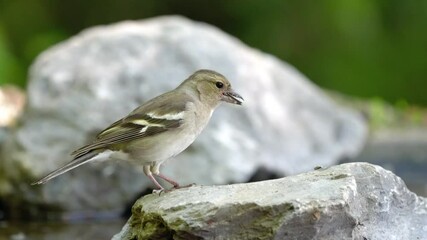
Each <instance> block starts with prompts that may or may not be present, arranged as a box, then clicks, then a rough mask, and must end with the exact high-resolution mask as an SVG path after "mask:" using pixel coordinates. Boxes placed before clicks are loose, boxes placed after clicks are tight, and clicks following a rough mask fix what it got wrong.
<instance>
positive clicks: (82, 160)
mask: <svg viewBox="0 0 427 240" xmlns="http://www.w3.org/2000/svg"><path fill="white" fill-rule="evenodd" d="M98 153H99V152H97V151H91V152H88V153H86V154H84V155H82V156H80V157H78V158H76V159H74V160H72V161H71V162H69V163H67V164H65V165H64V166H62V167H60V168H58V169H56V170H55V171H53V172H51V173H49V174H48V175H47V176H46V177H44V178H42V179H40V180H38V181H36V182H33V183H31V185H38V184H45V183H46V182H47V181H49V180H51V179H52V178H55V177H57V176H59V175H61V174H63V173H66V172H68V171H70V170H72V169H74V168H76V167H78V166H80V165H82V164H85V163H87V162H89V161H90V160H92V159H93V157H95V156H96V155H98Z"/></svg>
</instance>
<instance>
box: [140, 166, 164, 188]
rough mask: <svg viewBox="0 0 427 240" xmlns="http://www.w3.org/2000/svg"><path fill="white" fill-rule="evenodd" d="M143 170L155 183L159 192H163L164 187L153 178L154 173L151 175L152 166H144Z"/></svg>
mask: <svg viewBox="0 0 427 240" xmlns="http://www.w3.org/2000/svg"><path fill="white" fill-rule="evenodd" d="M143 170H144V173H145V175H147V177H148V178H149V179H150V180H151V181H152V182H153V183H154V185H156V186H157V187H158V188H159V189H158V190H157V191H163V190H164V188H163V187H162V185H160V183H159V182H157V180H156V179H155V178H154V177H153V173H151V170H150V166H149V165H147V166H144V168H143Z"/></svg>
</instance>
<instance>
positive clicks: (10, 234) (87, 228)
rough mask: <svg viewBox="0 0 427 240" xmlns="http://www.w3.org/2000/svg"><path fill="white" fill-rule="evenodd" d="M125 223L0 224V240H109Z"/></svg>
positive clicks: (111, 221) (120, 221)
mask: <svg viewBox="0 0 427 240" xmlns="http://www.w3.org/2000/svg"><path fill="white" fill-rule="evenodd" d="M125 222H126V221H125V220H124V219H116V220H108V221H87V222H77V223H60V222H48V223H46V222H28V223H22V222H21V223H17V222H0V240H3V239H11V240H27V239H31V240H32V239H35V240H38V239H40V240H62V239H73V240H86V239H91V240H97V239H101V240H102V239H111V237H113V236H114V234H116V233H118V232H120V230H121V229H122V227H123V225H124V224H125Z"/></svg>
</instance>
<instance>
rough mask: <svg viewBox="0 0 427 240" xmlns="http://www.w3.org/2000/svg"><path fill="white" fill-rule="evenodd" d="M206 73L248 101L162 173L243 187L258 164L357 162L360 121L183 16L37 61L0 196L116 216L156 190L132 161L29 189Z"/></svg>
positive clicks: (135, 24)
mask: <svg viewBox="0 0 427 240" xmlns="http://www.w3.org/2000/svg"><path fill="white" fill-rule="evenodd" d="M201 68H207V69H214V70H216V71H218V72H220V73H222V74H224V75H225V76H227V77H228V78H229V80H230V81H231V82H232V84H233V86H234V88H235V89H236V90H237V91H238V92H239V93H240V94H241V95H242V96H243V97H244V98H245V100H246V101H245V103H244V105H243V106H242V107H239V106H230V105H228V106H222V107H220V108H219V109H218V110H217V111H216V112H215V114H214V116H213V118H212V120H211V123H210V124H209V126H208V127H207V129H206V130H205V131H204V132H203V133H202V135H201V136H200V137H199V138H198V140H197V141H196V142H195V143H194V144H193V145H192V146H191V147H190V149H189V150H187V151H185V152H184V153H183V154H181V155H179V156H177V157H176V159H174V160H173V161H170V162H169V163H167V164H165V165H164V167H163V168H162V171H163V173H164V174H165V175H167V176H170V177H171V178H173V179H176V180H177V181H178V182H180V183H182V184H188V183H194V182H195V183H199V184H224V183H230V182H242V181H246V180H247V179H248V178H249V176H251V174H253V172H254V171H255V170H256V169H257V168H259V167H264V168H266V169H269V170H271V171H274V172H275V173H277V174H279V175H289V174H295V173H298V172H303V171H307V170H309V169H312V168H313V167H314V166H316V165H323V166H328V165H332V164H334V163H336V162H337V161H338V160H339V159H342V158H347V157H352V156H354V155H355V154H357V153H358V152H359V150H360V148H361V146H362V145H363V142H364V139H365V135H366V128H365V125H364V123H363V121H362V119H361V118H360V116H359V115H358V114H356V113H354V112H352V111H350V110H348V109H345V108H342V107H340V106H338V105H336V104H335V103H334V102H332V101H331V100H330V99H329V98H328V97H327V96H325V94H324V93H323V92H322V90H320V89H319V88H318V87H316V86H315V85H313V84H312V83H311V82H310V81H308V80H307V78H305V77H304V76H303V75H302V74H301V73H299V72H298V71H297V70H296V69H294V68H293V67H292V66H289V65H288V64H286V63H284V62H282V61H280V60H278V59H277V58H275V57H273V56H271V55H268V54H265V53H262V52H259V51H258V50H255V49H252V48H249V47H247V46H245V45H244V44H243V43H242V42H240V41H239V40H237V39H235V38H233V37H231V36H229V35H227V34H225V33H224V32H222V31H220V30H219V29H217V28H215V27H212V26H209V25H207V24H203V23H198V22H193V21H190V20H188V19H185V18H182V17H175V16H174V17H159V18H154V19H150V20H144V21H128V22H122V23H118V24H114V25H111V26H100V27H94V28H91V29H88V30H85V31H83V32H82V33H81V34H78V35H77V36H75V37H73V38H71V39H69V40H67V41H65V42H63V43H60V44H58V45H56V46H54V47H52V48H50V49H49V50H47V51H45V52H44V53H43V54H41V55H40V56H39V57H38V58H37V60H36V61H35V63H34V64H33V66H32V68H31V70H30V79H29V85H28V107H27V109H26V112H25V116H24V117H23V118H22V122H21V123H20V126H19V127H18V128H17V129H16V131H15V133H14V134H13V136H12V137H11V138H10V139H9V141H8V142H7V143H5V144H4V145H3V149H7V151H3V155H2V156H1V158H2V169H0V173H1V174H0V196H2V198H3V199H6V201H5V202H10V201H13V203H14V204H15V205H16V204H17V203H19V202H21V203H28V202H29V203H39V204H40V205H41V206H42V207H43V212H44V213H46V212H48V211H47V210H46V209H52V208H49V207H48V206H54V209H56V210H66V211H74V210H79V211H85V212H84V213H85V214H86V215H87V214H89V215H90V213H88V212H87V211H89V210H90V211H94V212H97V211H103V210H105V211H117V212H120V211H121V210H122V208H123V206H124V205H125V203H127V202H128V201H130V200H131V199H133V198H134V197H135V196H136V195H137V194H138V193H139V192H141V191H142V190H143V189H145V188H146V187H148V186H151V185H150V183H149V181H148V180H147V179H146V178H145V177H144V176H143V174H142V173H140V172H139V171H137V170H135V168H134V167H133V166H130V165H128V164H116V163H101V164H96V163H93V164H88V166H82V167H79V168H78V169H76V170H73V171H71V172H70V173H67V174H64V175H63V176H61V177H59V178H57V179H55V180H53V181H51V182H49V183H47V184H46V185H43V186H36V187H34V186H30V185H29V183H30V182H31V181H32V180H36V179H37V178H40V177H42V176H43V175H45V174H46V173H48V172H49V171H51V170H54V169H56V168H57V167H59V166H61V165H63V164H64V163H66V162H68V161H70V159H71V157H70V156H69V153H70V152H71V151H72V150H74V149H75V148H77V147H80V146H82V145H83V144H85V143H87V142H90V141H91V139H92V138H93V137H94V133H95V132H96V131H99V130H101V129H103V128H105V127H107V126H108V125H109V124H110V123H112V122H114V121H115V120H117V119H119V118H121V117H122V116H124V115H125V114H127V113H128V112H130V111H131V110H132V109H134V108H135V107H136V106H138V105H140V104H141V103H143V102H144V101H146V100H148V99H150V98H152V97H154V96H156V95H158V94H160V93H162V92H165V91H168V90H171V89H173V88H174V87H176V86H177V85H178V84H179V83H180V82H181V81H182V80H184V79H185V78H186V77H187V76H189V75H190V74H191V73H193V72H194V71H195V70H198V69H201ZM30 206H31V205H30ZM34 211H35V210H34V209H31V211H30V213H34ZM73 216H74V215H73Z"/></svg>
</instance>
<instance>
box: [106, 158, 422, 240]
mask: <svg viewBox="0 0 427 240" xmlns="http://www.w3.org/2000/svg"><path fill="white" fill-rule="evenodd" d="M132 212H133V214H132V216H131V218H130V219H129V220H128V222H127V223H126V225H125V226H124V227H123V229H122V231H121V232H120V233H118V234H117V235H115V236H114V237H113V239H114V240H118V239H176V240H177V239H216V240H220V239H340V240H341V239H427V229H426V226H427V199H426V198H422V197H418V196H417V195H415V194H414V193H412V192H410V191H409V190H408V189H407V188H406V186H405V183H404V182H403V181H402V180H401V179H400V178H399V177H397V176H396V175H394V174H393V173H391V172H389V171H387V170H384V169H383V168H381V167H379V166H376V165H371V164H368V163H348V164H342V165H339V166H334V167H331V168H328V169H320V170H315V171H312V172H308V173H303V174H300V175H297V176H291V177H286V178H281V179H276V180H269V181H262V182H256V183H246V184H234V185H224V186H193V187H190V188H184V189H178V190H174V191H171V192H167V193H163V194H161V195H158V194H151V195H147V196H145V197H143V198H141V199H139V200H138V201H137V202H136V203H135V205H134V206H133V209H132Z"/></svg>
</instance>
